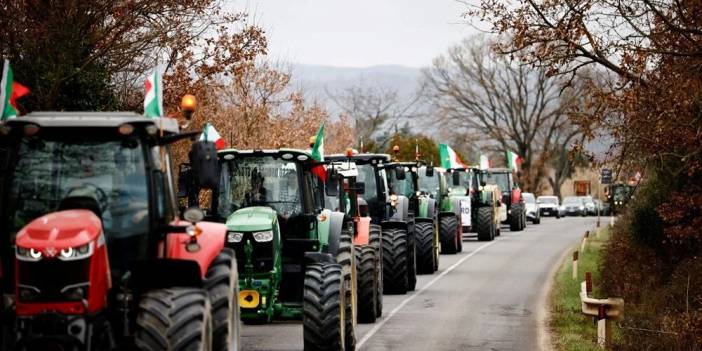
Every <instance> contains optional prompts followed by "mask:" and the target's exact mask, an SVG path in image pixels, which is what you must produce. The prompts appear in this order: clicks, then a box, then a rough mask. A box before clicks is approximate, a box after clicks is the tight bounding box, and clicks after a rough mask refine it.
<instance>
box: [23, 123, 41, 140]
mask: <svg viewBox="0 0 702 351" xmlns="http://www.w3.org/2000/svg"><path fill="white" fill-rule="evenodd" d="M23 130H24V136H28V137H32V136H35V135H37V134H38V133H39V126H38V125H36V124H34V123H29V124H26V125H25V126H24V129H23Z"/></svg>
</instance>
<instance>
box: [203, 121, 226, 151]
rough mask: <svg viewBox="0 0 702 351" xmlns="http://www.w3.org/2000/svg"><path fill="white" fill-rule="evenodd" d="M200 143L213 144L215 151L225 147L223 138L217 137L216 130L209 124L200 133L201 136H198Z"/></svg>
mask: <svg viewBox="0 0 702 351" xmlns="http://www.w3.org/2000/svg"><path fill="white" fill-rule="evenodd" d="M200 141H209V142H211V143H214V144H215V148H216V149H217V150H222V149H224V146H225V145H224V138H222V136H221V135H219V132H217V129H215V127H214V126H213V125H212V124H210V123H209V122H208V123H207V124H205V129H204V130H203V131H202V134H200Z"/></svg>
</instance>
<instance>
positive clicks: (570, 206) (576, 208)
mask: <svg viewBox="0 0 702 351" xmlns="http://www.w3.org/2000/svg"><path fill="white" fill-rule="evenodd" d="M561 208H562V209H563V212H564V213H565V215H566V216H583V217H585V216H587V209H586V208H585V202H583V199H582V198H580V197H578V196H567V197H566V198H565V199H563V205H561Z"/></svg>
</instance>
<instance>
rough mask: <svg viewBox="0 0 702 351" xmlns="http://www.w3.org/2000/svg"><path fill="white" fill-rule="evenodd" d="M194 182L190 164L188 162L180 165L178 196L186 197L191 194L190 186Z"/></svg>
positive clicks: (180, 197)
mask: <svg viewBox="0 0 702 351" xmlns="http://www.w3.org/2000/svg"><path fill="white" fill-rule="evenodd" d="M192 182H193V174H192V169H191V168H190V165H189V164H187V163H184V164H181V165H180V170H179V171H178V198H179V199H185V198H187V197H188V194H190V187H191V184H192Z"/></svg>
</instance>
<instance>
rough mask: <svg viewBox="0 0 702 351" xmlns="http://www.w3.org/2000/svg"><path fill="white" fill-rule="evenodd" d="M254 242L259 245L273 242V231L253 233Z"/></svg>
mask: <svg viewBox="0 0 702 351" xmlns="http://www.w3.org/2000/svg"><path fill="white" fill-rule="evenodd" d="M253 237H254V240H256V241H257V242H259V243H263V242H266V241H271V240H273V231H272V230H267V231H265V232H255V233H253Z"/></svg>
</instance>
